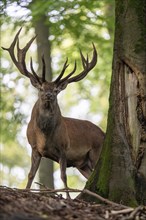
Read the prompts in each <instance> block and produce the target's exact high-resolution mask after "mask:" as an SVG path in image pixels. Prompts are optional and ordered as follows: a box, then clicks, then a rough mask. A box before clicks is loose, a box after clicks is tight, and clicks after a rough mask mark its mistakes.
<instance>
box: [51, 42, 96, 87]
mask: <svg viewBox="0 0 146 220" xmlns="http://www.w3.org/2000/svg"><path fill="white" fill-rule="evenodd" d="M92 45H93V56H92V60H91V61H90V62H89V58H88V55H87V58H85V57H84V56H83V54H82V52H81V50H80V56H81V60H82V66H83V69H84V70H83V71H82V72H81V73H79V74H78V75H76V76H74V77H71V76H72V75H73V74H74V72H75V71H76V62H75V65H74V69H73V71H72V72H71V73H69V74H68V75H67V76H66V77H64V78H63V79H62V77H63V75H64V72H65V70H66V69H67V67H68V66H69V65H67V60H66V62H65V63H64V66H63V69H62V71H61V74H60V75H59V76H58V78H57V79H56V80H55V81H54V82H55V83H57V84H58V85H60V84H62V83H64V82H66V83H67V84H69V83H72V82H77V81H80V80H81V79H83V78H84V77H85V76H86V75H87V74H88V72H89V71H90V70H91V69H93V67H94V66H95V65H96V63H97V51H96V48H95V46H94V44H92Z"/></svg>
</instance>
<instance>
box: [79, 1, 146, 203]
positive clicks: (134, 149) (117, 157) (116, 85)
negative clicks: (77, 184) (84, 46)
mask: <svg viewBox="0 0 146 220" xmlns="http://www.w3.org/2000/svg"><path fill="white" fill-rule="evenodd" d="M115 2H116V15H115V16H116V21H115V25H116V26H115V41H114V57H113V71H112V81H111V89H110V99H109V103H110V107H109V113H108V124H107V131H106V139H105V142H104V145H103V150H102V153H101V157H100V160H99V161H98V163H97V165H96V168H95V171H94V172H93V173H92V175H91V177H90V178H89V180H88V182H87V184H86V188H87V189H89V190H91V191H94V192H96V193H98V194H100V195H102V196H104V197H106V198H108V199H110V200H113V201H115V202H119V203H123V204H125V205H130V206H134V205H137V204H145V205H146V1H145V0H141V1H140V2H138V1H137V0H123V1H121V0H116V1H115ZM82 198H84V199H86V200H90V201H91V200H93V198H92V197H90V196H87V195H85V194H84V195H82Z"/></svg>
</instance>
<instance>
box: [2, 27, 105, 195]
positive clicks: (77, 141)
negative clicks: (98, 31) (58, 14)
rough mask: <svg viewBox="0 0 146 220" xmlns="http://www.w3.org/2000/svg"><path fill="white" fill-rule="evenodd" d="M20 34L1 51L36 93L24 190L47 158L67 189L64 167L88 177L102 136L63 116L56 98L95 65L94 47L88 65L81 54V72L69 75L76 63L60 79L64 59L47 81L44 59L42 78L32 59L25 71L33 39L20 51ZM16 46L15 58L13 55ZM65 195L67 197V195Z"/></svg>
mask: <svg viewBox="0 0 146 220" xmlns="http://www.w3.org/2000/svg"><path fill="white" fill-rule="evenodd" d="M20 31H21V29H20V30H19V31H18V33H17V34H16V36H15V38H14V41H13V42H12V44H11V46H10V47H9V48H3V49H4V50H7V51H8V52H9V54H10V56H11V59H12V61H13V62H14V64H15V65H16V67H17V68H18V70H19V71H20V72H21V73H22V74H23V75H25V76H27V77H28V78H29V79H30V81H31V84H32V85H33V86H34V87H35V88H36V89H37V90H38V100H37V102H36V103H35V105H34V107H33V110H32V115H31V120H30V122H29V124H28V128H27V138H28V141H29V144H30V145H31V147H32V155H31V169H30V172H29V174H28V182H27V186H26V187H27V188H30V187H31V184H32V181H33V179H34V177H35V174H36V172H37V170H38V167H39V164H40V160H41V157H47V158H50V159H52V160H54V161H56V162H58V163H59V164H60V169H61V179H62V181H63V183H64V185H65V187H66V188H67V177H66V167H70V166H73V167H76V168H77V169H78V170H79V171H80V172H81V174H82V175H83V176H84V177H86V178H88V177H89V176H90V174H91V172H92V170H93V169H94V167H95V164H96V162H97V160H98V159H99V156H100V152H101V148H102V143H103V140H104V136H105V135H104V133H103V131H102V130H101V129H100V128H99V127H97V126H96V125H94V124H93V123H91V122H89V121H86V120H79V119H74V118H67V117H63V116H62V115H61V112H60V108H59V105H58V103H57V95H58V94H59V93H60V92H61V91H62V90H63V89H65V88H66V87H67V85H68V84H69V83H72V82H78V81H80V80H82V79H83V78H84V77H85V76H86V75H87V74H88V72H89V71H90V70H91V69H92V68H93V67H94V66H95V65H96V62H97V52H96V49H95V46H94V44H93V57H92V60H91V61H90V62H89V59H88V56H87V58H85V57H84V56H83V54H82V52H81V51H80V55H81V60H82V65H83V71H82V72H81V73H79V74H78V75H75V76H72V75H73V74H74V72H75V71H76V63H75V65H74V69H73V71H72V72H71V73H69V74H68V75H67V76H65V77H64V78H63V76H64V73H65V70H66V69H67V67H68V64H67V60H66V62H65V63H64V66H63V69H62V71H61V73H60V75H59V76H58V77H57V79H56V80H55V81H53V82H48V81H47V80H46V78H45V74H46V71H45V62H44V58H43V57H42V64H43V65H42V76H41V77H39V76H38V75H37V74H36V72H35V71H34V68H33V64H32V59H31V62H30V67H31V71H28V69H27V67H26V63H25V57H26V53H27V51H28V49H29V47H30V45H31V44H32V42H33V40H34V39H35V37H33V38H32V39H31V40H30V41H29V42H28V43H27V45H26V46H25V47H24V48H23V49H20V47H19V34H20ZM16 44H17V58H16V56H15V54H14V48H15V46H16ZM67 195H68V197H69V194H67Z"/></svg>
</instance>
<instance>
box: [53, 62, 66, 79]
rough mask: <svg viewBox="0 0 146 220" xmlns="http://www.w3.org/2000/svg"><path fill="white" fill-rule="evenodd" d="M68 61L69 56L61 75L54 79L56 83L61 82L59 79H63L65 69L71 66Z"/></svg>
mask: <svg viewBox="0 0 146 220" xmlns="http://www.w3.org/2000/svg"><path fill="white" fill-rule="evenodd" d="M67 63H68V58H67V59H66V61H65V63H64V65H63V69H62V71H61V73H60V75H59V76H58V77H57V79H56V80H55V81H54V83H59V81H60V80H61V78H62V76H63V75H64V72H65V70H66V69H67V67H68V66H69V64H67Z"/></svg>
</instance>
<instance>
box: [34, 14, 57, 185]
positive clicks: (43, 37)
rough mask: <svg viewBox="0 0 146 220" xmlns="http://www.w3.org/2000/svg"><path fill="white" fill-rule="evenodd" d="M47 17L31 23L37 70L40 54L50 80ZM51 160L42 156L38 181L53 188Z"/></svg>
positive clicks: (40, 64)
mask: <svg viewBox="0 0 146 220" xmlns="http://www.w3.org/2000/svg"><path fill="white" fill-rule="evenodd" d="M46 20H47V17H46V16H45V15H41V16H40V17H39V18H34V19H33V25H34V28H35V33H36V35H37V38H36V41H37V54H38V63H39V72H40V71H41V66H42V59H41V57H42V55H44V59H45V63H46V73H47V75H46V78H47V79H48V80H50V81H51V79H52V69H51V45H50V42H49V40H48V38H49V29H48V25H46ZM53 171H54V169H53V161H52V160H50V159H47V158H42V160H41V164H40V167H39V182H40V183H42V184H44V185H45V186H47V187H49V188H54V178H53Z"/></svg>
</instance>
